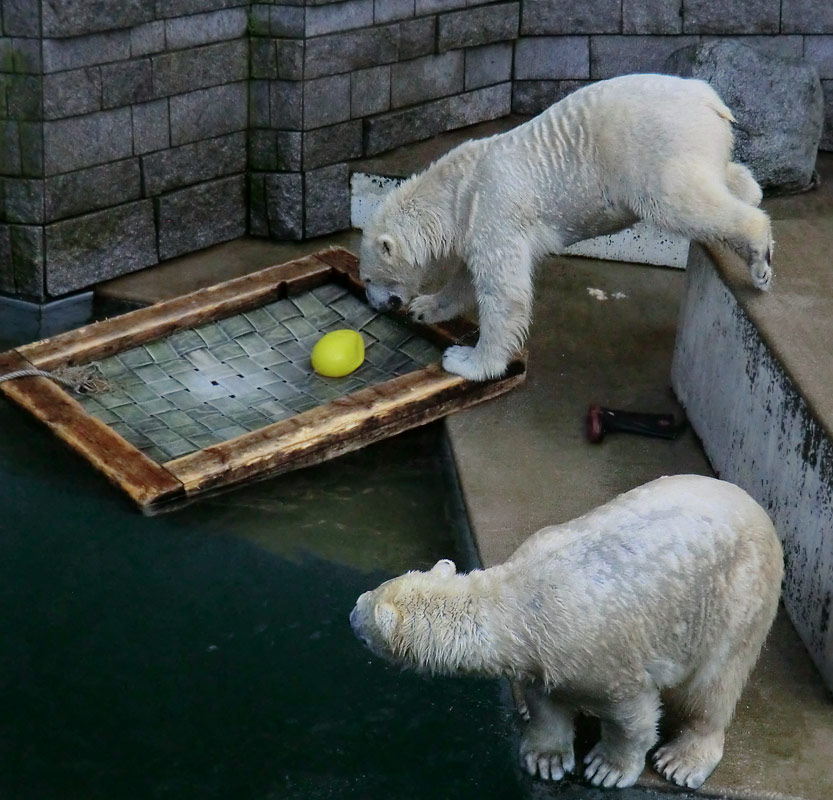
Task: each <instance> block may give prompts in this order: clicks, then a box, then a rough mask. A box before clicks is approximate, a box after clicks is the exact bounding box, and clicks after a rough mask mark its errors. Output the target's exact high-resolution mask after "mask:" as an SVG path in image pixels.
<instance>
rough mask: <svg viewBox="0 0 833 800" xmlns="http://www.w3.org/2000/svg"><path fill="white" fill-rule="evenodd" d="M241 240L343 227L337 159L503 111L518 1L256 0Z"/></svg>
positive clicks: (345, 217) (344, 178) (345, 183)
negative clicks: (247, 208)
mask: <svg viewBox="0 0 833 800" xmlns="http://www.w3.org/2000/svg"><path fill="white" fill-rule="evenodd" d="M251 14H252V24H251V78H252V80H251V84H250V94H249V103H250V105H249V121H250V125H251V130H250V149H249V167H250V170H251V173H250V175H251V178H250V189H251V217H250V225H251V231H252V233H254V234H256V235H263V236H272V237H275V238H291V239H296V238H304V237H309V236H316V235H320V234H323V233H328V232H330V231H334V230H340V229H343V228H345V227H348V226H349V220H350V197H349V170H348V166H347V162H349V161H350V160H351V159H355V158H359V157H361V156H369V155H375V154H377V153H381V152H383V151H385V150H390V149H392V148H394V147H397V146H399V145H402V144H407V143H410V142H413V141H417V140H419V139H424V138H427V137H429V136H431V135H433V134H435V133H439V132H440V131H445V130H449V129H451V128H458V127H461V126H464V125H469V124H472V123H475V122H481V121H484V120H487V119H494V118H497V117H501V116H505V115H506V114H508V113H509V112H510V106H511V94H512V93H511V78H512V53H513V46H512V42H513V41H514V39H515V38H516V37H517V34H518V23H519V19H520V3H519V2H495V1H494V0H347V1H346V2H344V1H343V0H342V1H340V2H328V1H327V0H323V1H322V0H307V3H306V5H303V6H302V5H301V4H300V3H294V4H290V3H286V2H284V3H275V4H266V3H255V4H254V5H253V6H252V11H251Z"/></svg>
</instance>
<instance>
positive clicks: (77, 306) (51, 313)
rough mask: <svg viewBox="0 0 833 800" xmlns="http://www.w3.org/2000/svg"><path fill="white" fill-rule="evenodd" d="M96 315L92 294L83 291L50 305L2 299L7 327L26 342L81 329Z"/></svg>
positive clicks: (8, 330)
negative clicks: (80, 327)
mask: <svg viewBox="0 0 833 800" xmlns="http://www.w3.org/2000/svg"><path fill="white" fill-rule="evenodd" d="M92 315H93V293H92V292H80V293H78V294H74V295H70V296H69V297H62V298H61V299H60V300H53V301H52V302H49V303H30V302H28V301H27V300H18V299H17V298H13V297H0V316H2V319H3V325H4V328H5V329H6V331H7V332H13V333H14V335H15V336H19V337H20V338H21V339H22V340H23V339H26V340H29V339H41V338H46V337H47V336H53V335H54V334H56V333H61V332H63V331H67V330H70V329H71V328H77V327H79V326H81V325H84V324H85V323H87V322H89V320H90V318H91V317H92Z"/></svg>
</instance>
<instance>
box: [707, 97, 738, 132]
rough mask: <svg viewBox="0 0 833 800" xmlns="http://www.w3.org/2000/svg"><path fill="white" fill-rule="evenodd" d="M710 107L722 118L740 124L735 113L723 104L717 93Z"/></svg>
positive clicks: (733, 123)
mask: <svg viewBox="0 0 833 800" xmlns="http://www.w3.org/2000/svg"><path fill="white" fill-rule="evenodd" d="M709 107H710V108H711V109H712V111H714V112H715V114H717V116H718V117H720V118H721V119H725V120H726V121H727V122H731V123H732V125H737V124H738V121H737V120H736V119H735V116H734V114H732V112H731V111H730V110H729V109H728V108H727V107H726V106H725V105H724V104H723V102H722V101H721V100H720V98H718V97H717V95H715V97H714V98H713V99H712V100H711V101H710V102H709Z"/></svg>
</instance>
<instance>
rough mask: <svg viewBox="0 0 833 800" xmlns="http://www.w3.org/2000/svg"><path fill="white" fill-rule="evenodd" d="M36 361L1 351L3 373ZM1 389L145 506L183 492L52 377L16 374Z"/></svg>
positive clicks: (177, 482)
mask: <svg viewBox="0 0 833 800" xmlns="http://www.w3.org/2000/svg"><path fill="white" fill-rule="evenodd" d="M32 366H33V365H32V364H31V362H29V361H27V360H26V359H25V358H23V357H22V356H21V355H20V354H19V353H15V352H14V351H10V352H9V353H4V354H2V356H0V374H8V373H9V372H12V371H16V370H18V369H30V368H31V367H32ZM0 391H2V392H3V394H5V395H6V396H7V397H8V398H9V399H10V400H13V401H14V402H15V403H17V404H18V405H19V406H21V407H22V408H24V409H26V411H28V412H29V413H30V414H32V415H33V416H35V417H36V418H37V419H39V420H40V421H41V422H43V423H44V424H45V425H46V426H47V427H48V428H49V430H50V431H51V432H52V433H53V434H55V436H57V437H58V438H59V439H61V440H62V441H63V442H65V443H66V444H68V445H69V446H70V447H71V448H72V449H73V450H75V451H76V452H77V453H78V454H80V455H81V456H82V457H83V458H85V459H86V460H87V461H89V462H90V463H91V464H92V465H93V466H94V467H95V468H96V469H97V470H99V472H102V473H104V475H105V476H106V477H107V478H108V479H109V480H110V481H111V482H113V483H114V484H115V485H116V486H118V487H119V488H120V489H121V490H122V491H124V492H126V493H127V494H128V495H129V496H130V497H131V498H132V499H133V500H134V501H135V502H136V503H137V504H138V505H139V506H140V507H143V508H144V507H147V506H149V505H151V504H152V503H155V502H161V501H171V500H173V499H175V498H176V497H177V496H182V495H184V489H183V486H182V484H181V483H180V482H179V481H178V480H177V479H176V478H175V477H174V476H173V475H171V474H170V472H168V471H167V470H166V469H165V468H164V467H162V466H161V465H159V464H157V463H156V462H155V461H152V460H151V459H149V458H148V457H147V456H146V455H145V454H144V453H142V452H141V451H139V450H137V449H136V448H135V447H133V446H132V445H131V444H128V443H127V442H126V441H125V440H124V439H122V438H121V436H119V435H118V434H117V433H116V432H115V431H113V430H111V429H110V428H109V427H108V426H107V425H105V424H104V423H103V422H99V420H97V419H95V418H94V417H91V416H90V415H89V414H87V412H86V411H85V410H84V408H83V407H82V406H81V404H80V403H78V402H77V401H76V400H74V399H73V398H72V397H71V396H70V395H69V394H68V393H67V392H65V391H64V390H63V389H61V387H60V386H58V385H57V384H56V383H55V382H54V381H51V380H49V378H16V379H14V380H11V381H5V382H3V383H0Z"/></svg>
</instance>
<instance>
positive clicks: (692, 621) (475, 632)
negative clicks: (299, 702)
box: [350, 475, 783, 788]
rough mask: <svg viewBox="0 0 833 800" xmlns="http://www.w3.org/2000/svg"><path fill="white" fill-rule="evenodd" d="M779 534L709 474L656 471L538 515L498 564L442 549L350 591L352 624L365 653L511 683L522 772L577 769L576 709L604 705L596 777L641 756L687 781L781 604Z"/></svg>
mask: <svg viewBox="0 0 833 800" xmlns="http://www.w3.org/2000/svg"><path fill="white" fill-rule="evenodd" d="M782 572H783V557H782V553H781V545H780V543H779V540H778V537H777V536H776V533H775V529H774V528H773V526H772V523H771V522H770V520H769V518H768V516H767V514H766V512H765V511H764V510H763V509H762V508H761V507H760V506H759V505H758V504H757V503H756V502H755V501H754V500H753V499H752V498H751V497H750V496H749V495H748V494H746V492H744V491H743V490H741V489H739V488H738V487H736V486H734V485H732V484H730V483H726V482H724V481H719V480H716V479H713V478H705V477H702V476H696V475H681V476H675V477H667V478H660V479H658V480H655V481H652V482H651V483H647V484H645V485H644V486H641V487H639V488H637V489H634V490H632V491H630V492H627V493H625V494H623V495H620V496H619V497H617V498H616V499H614V500H612V501H611V502H609V503H607V504H605V505H603V506H600V507H599V508H596V509H595V510H593V511H591V512H589V513H588V514H585V515H584V516H582V517H579V518H578V519H575V520H573V521H571V522H567V523H564V524H562V525H555V526H552V527H547V528H543V529H542V530H540V531H538V533H536V534H534V535H533V536H531V537H530V538H529V539H528V540H527V541H525V542H524V543H523V544H522V545H521V546H520V547H519V548H518V549H517V550H516V551H515V553H514V554H513V555H512V556H511V557H510V558H509V559H508V560H507V561H506V562H504V563H503V564H500V565H498V566H494V567H491V568H489V569H485V570H475V571H473V572H470V573H468V574H457V573H456V569H455V566H454V563H453V562H452V561H448V560H443V561H440V562H438V563H437V564H436V565H435V566H434V568H433V569H431V570H430V571H429V572H408V573H406V574H405V575H402V576H400V577H398V578H394V579H393V580H390V581H387V582H386V583H383V584H382V585H381V586H379V587H378V588H377V589H375V590H373V591H370V592H365V593H364V594H363V595H361V597H359V599H358V602H357V603H356V606H355V608H354V609H353V611H352V612H351V614H350V624H351V626H352V628H353V630H354V632H355V633H356V635H357V636H358V638H359V639H361V640H362V641H363V642H364V643H365V644H366V645H367V646H368V647H369V648H370V649H371V650H372V651H373V652H374V653H376V654H377V655H380V656H383V657H385V658H387V659H389V660H392V661H393V662H395V663H397V664H400V665H403V666H407V667H412V668H415V669H417V670H421V671H426V672H429V673H441V674H449V675H454V674H466V675H480V676H485V677H490V678H497V677H499V676H505V677H508V678H509V679H510V680H512V681H517V682H520V683H521V685H522V687H523V691H524V693H525V698H526V703H527V706H528V710H529V713H530V721H529V723H528V725H527V727H526V730H525V732H524V734H523V737H522V740H521V747H520V758H521V763H522V765H523V766H524V767H525V768H526V769H527V770H528V772H529V773H530V774H532V775H536V774H537V775H540V777H541V778H544V779H550V780H559V779H560V778H562V777H563V776H564V774H565V773H566V772H570V771H571V770H573V769H574V767H575V758H574V753H573V723H574V718H575V716H576V715H577V714H578V713H579V712H582V713H586V714H590V715H593V716H596V717H598V718H600V720H601V739H600V741H599V743H598V744H597V745H596V746H595V747H594V748H593V749H592V750H591V752H590V753H589V755H588V756H587V757H586V758H585V768H584V774H585V777H586V778H587V779H589V781H590V782H591V783H592V784H594V785H597V786H604V787H613V786H617V787H624V786H630V785H632V784H633V783H635V782H636V780H637V778H638V777H639V775H640V773H641V772H642V769H643V767H644V764H645V756H646V754H647V752H648V751H649V750H650V749H651V748H652V747H653V746H654V744H655V743H656V742H657V739H658V733H657V726H658V721H659V718H660V708H661V706H663V707H664V709H665V713H666V717H667V720H668V722H670V723H671V724H672V729H671V730H672V732H671V736H670V739H669V740H668V741H667V742H666V743H665V744H664V745H663V746H662V747H660V748H659V749H658V750H657V751H656V752H655V753H654V756H653V760H654V764H655V766H656V768H657V770H658V771H659V772H660V773H662V775H663V776H665V778H667V779H668V780H670V781H672V782H674V783H676V784H678V785H680V786H686V787H690V788H697V787H699V786H700V785H701V784H702V783H703V781H705V780H706V778H707V777H708V776H709V774H710V773H711V772H712V770H713V769H714V768H715V766H716V765H717V763H718V762H719V761H720V759H721V757H722V755H723V738H724V730H725V728H726V726H727V725H728V724H729V721H730V719H731V717H732V713H733V711H734V707H735V704H736V702H737V700H738V697H739V695H740V692H741V689H742V687H743V685H744V683H745V681H746V679H747V676H748V675H749V672H750V671H751V669H752V667H753V665H754V664H755V661H756V660H757V657H758V654H759V652H760V650H761V646H762V645H763V642H764V639H765V638H766V636H767V633H768V631H769V628H770V626H771V624H772V621H773V618H774V616H775V612H776V610H777V607H778V599H779V595H780V589H781V577H782Z"/></svg>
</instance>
